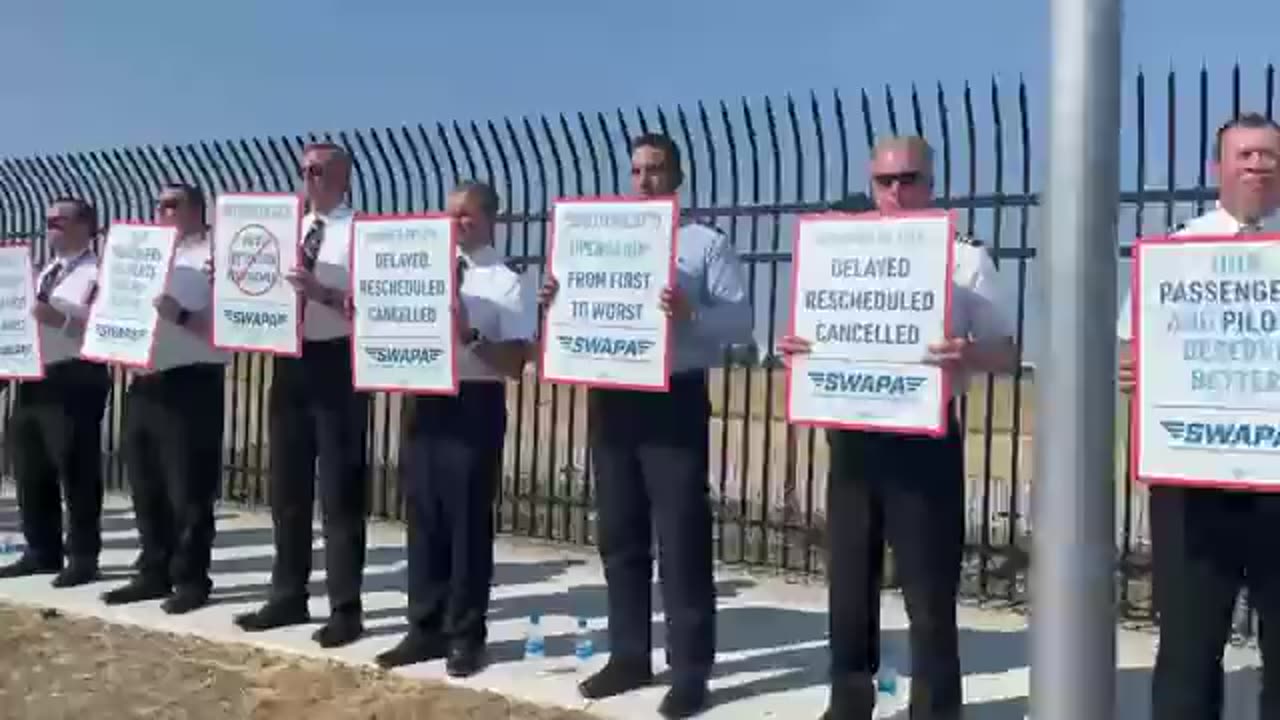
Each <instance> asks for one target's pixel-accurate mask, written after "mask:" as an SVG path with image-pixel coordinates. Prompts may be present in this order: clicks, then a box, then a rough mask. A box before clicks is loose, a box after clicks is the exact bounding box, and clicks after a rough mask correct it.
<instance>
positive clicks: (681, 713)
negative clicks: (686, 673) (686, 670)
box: [658, 682, 707, 718]
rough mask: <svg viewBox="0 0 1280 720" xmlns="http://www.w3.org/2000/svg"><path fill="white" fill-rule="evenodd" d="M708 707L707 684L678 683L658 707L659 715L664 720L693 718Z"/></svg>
mask: <svg viewBox="0 0 1280 720" xmlns="http://www.w3.org/2000/svg"><path fill="white" fill-rule="evenodd" d="M706 705H707V684H706V683H705V682H676V683H675V684H674V685H672V686H671V689H670V690H668V691H667V694H666V695H665V696H664V697H663V698H662V702H661V703H660V704H659V705H658V714H659V715H661V716H662V717H664V718H691V717H693V716H694V715H697V714H698V713H700V712H702V710H703V708H705V707H706Z"/></svg>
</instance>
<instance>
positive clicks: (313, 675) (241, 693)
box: [0, 605, 593, 720]
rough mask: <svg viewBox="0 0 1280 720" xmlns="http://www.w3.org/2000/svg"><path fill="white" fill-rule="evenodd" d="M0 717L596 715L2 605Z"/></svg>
mask: <svg viewBox="0 0 1280 720" xmlns="http://www.w3.org/2000/svg"><path fill="white" fill-rule="evenodd" d="M0 717H4V718H15V719H16V718H23V719H24V720H61V719H62V718H87V717H91V718H94V720H125V719H126V718H129V719H133V718H140V717H146V718H156V719H162V720H163V719H170V718H172V719H174V720H178V719H183V720H268V719H269V720H292V719H293V718H305V719H306V720H330V719H332V720H338V719H339V718H340V719H341V720H361V719H367V720H374V719H375V718H376V719H377V720H401V719H403V720H411V719H412V720H418V719H423V720H426V719H436V718H438V719H439V720H445V719H446V718H449V719H453V718H471V719H473V720H499V719H500V718H501V719H504V720H590V719H591V718H592V717H593V716H591V715H587V714H586V713H582V712H575V711H565V710H555V709H547V708H539V707H535V706H532V705H528V704H523V703H517V702H513V701H511V700H508V699H506V698H504V697H501V696H499V695H494V694H491V693H480V692H476V691H472V690H466V689H462V688H455V687H449V686H446V685H443V684H440V683H428V682H416V681H411V680H407V679H403V678H399V677H395V676H392V675H388V674H386V673H381V672H376V671H373V670H368V669H364V668H358V667H352V666H347V665H339V664H334V663H328V662H323V661H319V660H310V659H303V658H295V657H286V656H282V655H275V654H271V653H267V652H264V651H262V650H258V649H256V648H251V647H248V646H242V645H230V644H228V645H220V644H215V643H210V642H206V641H204V640H199V639H196V638H191V637H185V636H177V635H169V634H164V633H158V632H151V631H148V630H143V629H141V628H137V627H132V626H124V625H111V624H107V623H104V622H102V621H99V620H96V619H88V618H74V617H64V616H61V615H57V614H55V613H52V612H51V611H39V610H33V609H28V608H19V607H11V606H6V605H0Z"/></svg>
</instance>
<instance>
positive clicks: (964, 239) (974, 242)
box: [956, 233, 982, 248]
mask: <svg viewBox="0 0 1280 720" xmlns="http://www.w3.org/2000/svg"><path fill="white" fill-rule="evenodd" d="M956 242H958V243H960V244H961V245H968V246H970V247H977V248H980V247H982V241H981V240H979V239H978V238H976V237H974V236H972V235H969V234H966V233H956Z"/></svg>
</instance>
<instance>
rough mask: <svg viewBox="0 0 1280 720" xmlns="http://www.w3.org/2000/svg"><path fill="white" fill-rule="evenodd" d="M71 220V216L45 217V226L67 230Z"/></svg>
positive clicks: (50, 228) (51, 228)
mask: <svg viewBox="0 0 1280 720" xmlns="http://www.w3.org/2000/svg"><path fill="white" fill-rule="evenodd" d="M71 222H72V221H71V219H70V218H61V217H51V218H45V221H44V226H45V227H46V228H48V229H49V230H66V229H67V226H68V225H70V224H71Z"/></svg>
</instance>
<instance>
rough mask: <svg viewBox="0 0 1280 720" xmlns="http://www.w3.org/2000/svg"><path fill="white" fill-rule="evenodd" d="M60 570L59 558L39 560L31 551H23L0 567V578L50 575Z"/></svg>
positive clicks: (60, 562)
mask: <svg viewBox="0 0 1280 720" xmlns="http://www.w3.org/2000/svg"><path fill="white" fill-rule="evenodd" d="M60 570H62V561H61V560H41V559H40V558H38V557H36V556H35V555H32V554H31V553H24V554H23V556H22V557H20V558H18V559H17V560H16V561H14V562H12V563H10V564H8V565H5V566H4V567H0V578H20V577H27V576H28V575H51V574H53V573H56V572H58V571H60Z"/></svg>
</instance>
